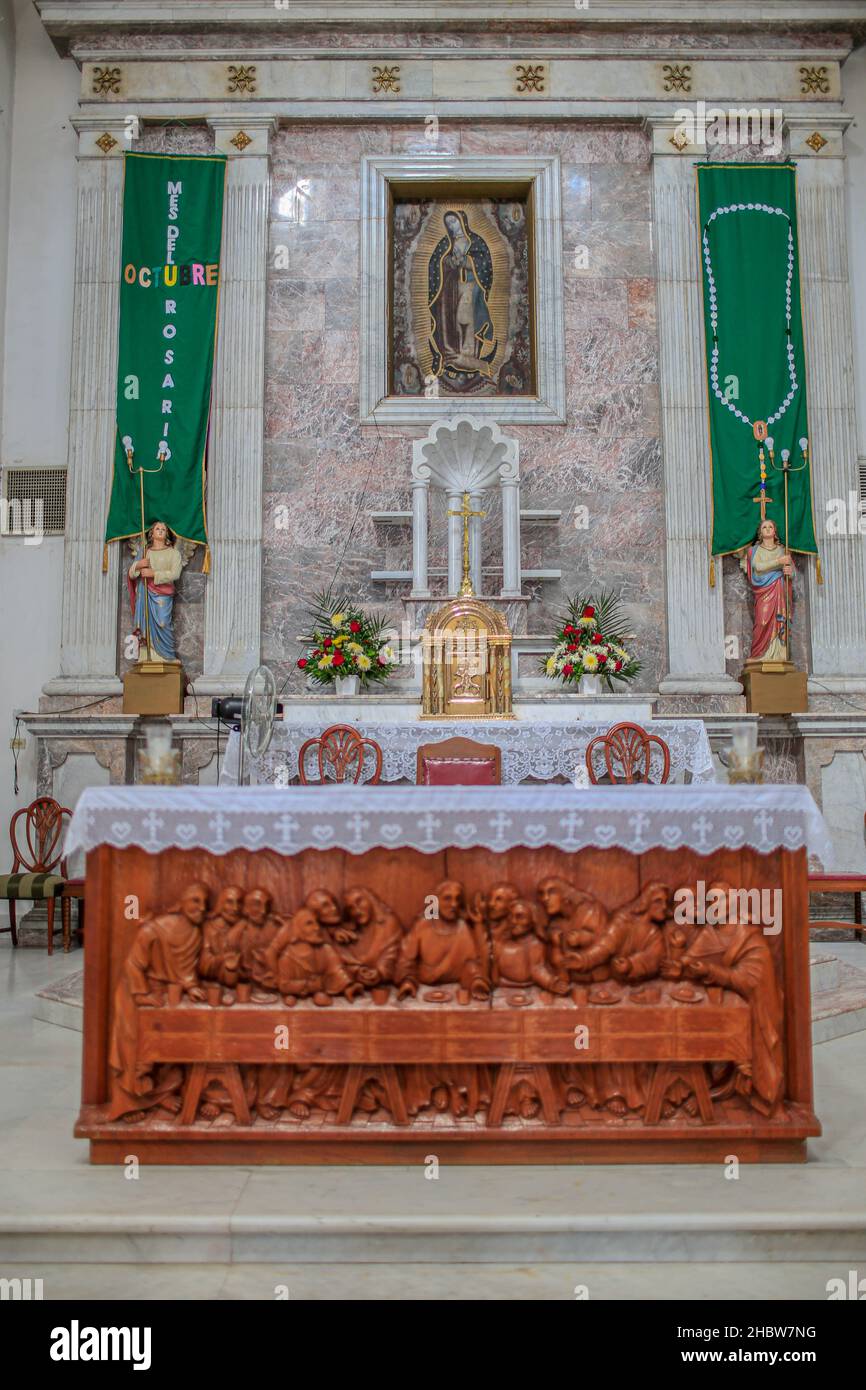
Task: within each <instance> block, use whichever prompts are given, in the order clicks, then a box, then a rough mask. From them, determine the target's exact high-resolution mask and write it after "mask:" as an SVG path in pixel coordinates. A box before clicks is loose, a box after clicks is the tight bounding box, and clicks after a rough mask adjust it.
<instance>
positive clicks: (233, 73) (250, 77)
mask: <svg viewBox="0 0 866 1390" xmlns="http://www.w3.org/2000/svg"><path fill="white" fill-rule="evenodd" d="M228 85H229V94H230V95H232V94H233V93H236V92H250V93H251V94H252V93H254V92H255V90H256V65H255V63H251V64H250V65H249V66H248V67H243V66H241V65H240V64H235V63H230V64H229V73H228Z"/></svg>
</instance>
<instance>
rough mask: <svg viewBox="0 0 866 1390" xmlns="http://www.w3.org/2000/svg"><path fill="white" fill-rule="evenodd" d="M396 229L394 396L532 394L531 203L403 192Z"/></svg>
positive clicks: (396, 209) (396, 207) (397, 203)
mask: <svg viewBox="0 0 866 1390" xmlns="http://www.w3.org/2000/svg"><path fill="white" fill-rule="evenodd" d="M392 226H393V236H392V243H391V245H392V264H391V275H392V281H391V283H392V296H391V298H392V306H393V320H392V325H391V359H392V363H391V391H392V394H393V395H395V396H413V395H423V396H427V397H430V396H450V397H461V398H464V399H466V398H473V397H478V396H482V397H484V396H532V395H533V394H534V392H535V367H534V361H533V305H532V287H531V276H530V242H531V225H530V213H529V208H528V203H527V200H526V199H525V198H521V197H519V196H511V197H501V198H497V197H477V198H466V197H465V196H463V197H461V196H460V195H459V194H458V196H457V197H456V198H455V197H448V196H447V195H446V196H445V197H442V198H439V197H414V198H413V197H405V198H402V199H398V200H395V202H394V204H393V224H392Z"/></svg>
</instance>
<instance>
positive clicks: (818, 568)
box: [815, 555, 824, 584]
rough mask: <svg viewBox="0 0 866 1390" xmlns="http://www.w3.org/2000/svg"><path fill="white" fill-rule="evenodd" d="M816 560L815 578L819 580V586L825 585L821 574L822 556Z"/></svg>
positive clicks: (817, 556) (816, 557) (818, 556)
mask: <svg viewBox="0 0 866 1390" xmlns="http://www.w3.org/2000/svg"><path fill="white" fill-rule="evenodd" d="M815 560H816V566H815V578H816V579H817V581H818V583H819V584H823V583H824V576H823V574H822V573H821V556H820V555H816V556H815Z"/></svg>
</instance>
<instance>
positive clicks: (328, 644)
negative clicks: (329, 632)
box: [322, 637, 331, 647]
mask: <svg viewBox="0 0 866 1390" xmlns="http://www.w3.org/2000/svg"><path fill="white" fill-rule="evenodd" d="M330 645H331V639H330V637H326V638H325V640H324V642H323V643H322V646H323V647H330Z"/></svg>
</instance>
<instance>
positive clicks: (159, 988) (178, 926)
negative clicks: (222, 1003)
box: [108, 883, 208, 1119]
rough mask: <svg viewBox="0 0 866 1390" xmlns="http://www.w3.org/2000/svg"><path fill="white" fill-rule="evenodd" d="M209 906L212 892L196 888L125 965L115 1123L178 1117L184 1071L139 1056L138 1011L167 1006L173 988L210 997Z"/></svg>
mask: <svg viewBox="0 0 866 1390" xmlns="http://www.w3.org/2000/svg"><path fill="white" fill-rule="evenodd" d="M207 907H208V890H207V888H206V886H205V885H204V884H203V883H191V884H190V885H189V887H188V888H187V889H185V891H184V893H183V896H182V898H181V900H180V902H179V903H178V904H177V905H176V906H175V907H173V908H171V909H170V910H169V911H168V912H166V913H164V914H162V915H161V916H159V917H153V918H151V919H150V920H149V921H147V922H143V923H142V924H141V926H140V927H139V929H138V931H137V933H136V936H135V940H134V941H133V943H132V948H131V949H130V952H129V955H128V956H127V957H126V960H125V961H124V964H123V969H122V971H121V975H120V979H119V980H118V983H117V989H116V991H115V995H114V1022H113V1028H112V1035H111V1047H110V1051H109V1058H108V1063H109V1067H110V1068H111V1071H112V1088H111V1090H112V1093H111V1104H110V1108H109V1119H117V1118H118V1116H120V1115H128V1114H131V1113H133V1114H135V1113H139V1112H141V1111H144V1110H149V1109H151V1108H152V1107H153V1106H161V1107H162V1108H163V1109H166V1110H170V1111H172V1112H177V1111H178V1110H179V1109H180V1094H179V1092H180V1088H181V1085H182V1082H183V1072H182V1070H181V1068H180V1067H163V1068H158V1069H157V1070H156V1072H155V1071H154V1067H153V1064H152V1063H150V1062H144V1063H143V1062H141V1061H140V1060H139V1057H138V1011H139V1009H140V1008H141V1007H145V1006H147V1005H160V1004H162V1003H164V1001H165V994H166V990H167V987H168V985H170V984H176V985H180V986H181V989H182V990H183V992H184V993H185V994H186V995H187V996H188V998H190V999H192V1000H194V1001H197V1002H200V1001H202V1000H203V999H204V997H205V992H204V990H203V989H202V988H201V985H200V983H199V977H198V961H199V956H200V954H201V945H202V937H201V925H202V922H203V921H204V919H205V915H206V913H207Z"/></svg>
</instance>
